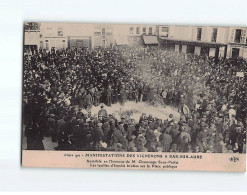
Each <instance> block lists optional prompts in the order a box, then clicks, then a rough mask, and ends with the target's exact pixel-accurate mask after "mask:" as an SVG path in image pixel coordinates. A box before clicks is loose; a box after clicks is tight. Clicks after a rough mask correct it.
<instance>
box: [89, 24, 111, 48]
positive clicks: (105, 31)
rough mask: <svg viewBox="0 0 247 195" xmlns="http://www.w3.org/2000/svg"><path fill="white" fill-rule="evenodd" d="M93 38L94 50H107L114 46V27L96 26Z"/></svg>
mask: <svg viewBox="0 0 247 195" xmlns="http://www.w3.org/2000/svg"><path fill="white" fill-rule="evenodd" d="M91 36H92V43H91V44H92V48H107V47H112V46H113V44H114V37H113V27H112V25H95V26H94V28H93V33H92V35H91Z"/></svg>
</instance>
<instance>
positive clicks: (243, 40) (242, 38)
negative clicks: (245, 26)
mask: <svg viewBox="0 0 247 195" xmlns="http://www.w3.org/2000/svg"><path fill="white" fill-rule="evenodd" d="M245 36H246V30H242V33H241V39H240V43H245Z"/></svg>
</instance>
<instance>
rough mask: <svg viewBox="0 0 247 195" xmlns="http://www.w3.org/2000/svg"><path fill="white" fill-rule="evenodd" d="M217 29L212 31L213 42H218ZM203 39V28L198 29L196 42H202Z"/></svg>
mask: <svg viewBox="0 0 247 195" xmlns="http://www.w3.org/2000/svg"><path fill="white" fill-rule="evenodd" d="M217 31H218V29H217V28H213V31H212V36H211V42H216V40H217ZM201 39H202V28H197V36H196V40H197V41H201Z"/></svg>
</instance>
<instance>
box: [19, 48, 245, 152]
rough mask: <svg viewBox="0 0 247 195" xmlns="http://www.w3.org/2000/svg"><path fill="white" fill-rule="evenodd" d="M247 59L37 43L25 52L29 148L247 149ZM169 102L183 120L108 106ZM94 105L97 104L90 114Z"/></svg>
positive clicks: (109, 149)
mask: <svg viewBox="0 0 247 195" xmlns="http://www.w3.org/2000/svg"><path fill="white" fill-rule="evenodd" d="M246 70H247V62H246V61H245V60H243V59H240V58H237V59H232V58H229V59H223V58H222V59H215V58H209V57H206V56H197V55H194V54H180V53H176V52H172V51H168V50H166V49H162V48H160V47H149V48H142V47H137V48H129V47H128V48H126V47H125V48H122V47H113V48H100V49H94V50H88V49H81V48H73V49H61V50H55V49H52V50H51V51H46V50H42V49H39V50H33V51H28V52H27V53H25V55H24V83H23V84H24V87H23V107H24V109H23V116H24V117H23V122H24V127H25V136H26V137H27V149H30V150H32V149H33V150H42V149H44V145H43V142H42V140H43V138H44V137H51V138H52V141H53V142H58V146H57V147H56V148H54V149H55V150H85V151H93V150H96V151H98V150H103V151H132V152H203V153H206V152H210V153H226V152H235V153H243V152H245V149H244V148H245V143H246V125H247V115H246V103H247V96H246V81H247V79H246V74H245V72H246ZM126 101H134V102H137V103H138V102H142V101H144V102H147V103H149V104H152V105H154V106H155V105H157V104H160V105H164V106H165V105H169V106H171V107H174V108H176V109H177V110H178V112H179V113H180V120H175V119H174V117H173V115H172V114H170V115H169V117H168V119H163V118H156V117H153V116H152V115H146V114H145V113H142V116H141V117H140V120H139V121H135V120H134V119H132V118H131V116H130V115H128V114H125V115H123V116H121V119H117V118H116V116H114V113H107V111H106V109H105V108H104V106H103V105H105V106H112V104H115V103H117V102H120V103H121V104H122V105H124V104H125V102H126ZM93 106H96V107H100V110H99V112H98V115H92V114H91V109H92V107H93Z"/></svg>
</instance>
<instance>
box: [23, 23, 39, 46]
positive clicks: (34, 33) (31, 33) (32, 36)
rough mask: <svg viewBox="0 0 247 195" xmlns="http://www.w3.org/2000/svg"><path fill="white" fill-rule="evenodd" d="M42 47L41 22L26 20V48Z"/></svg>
mask: <svg viewBox="0 0 247 195" xmlns="http://www.w3.org/2000/svg"><path fill="white" fill-rule="evenodd" d="M39 48H40V24H39V23H37V22H26V23H25V25H24V50H34V49H39Z"/></svg>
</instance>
